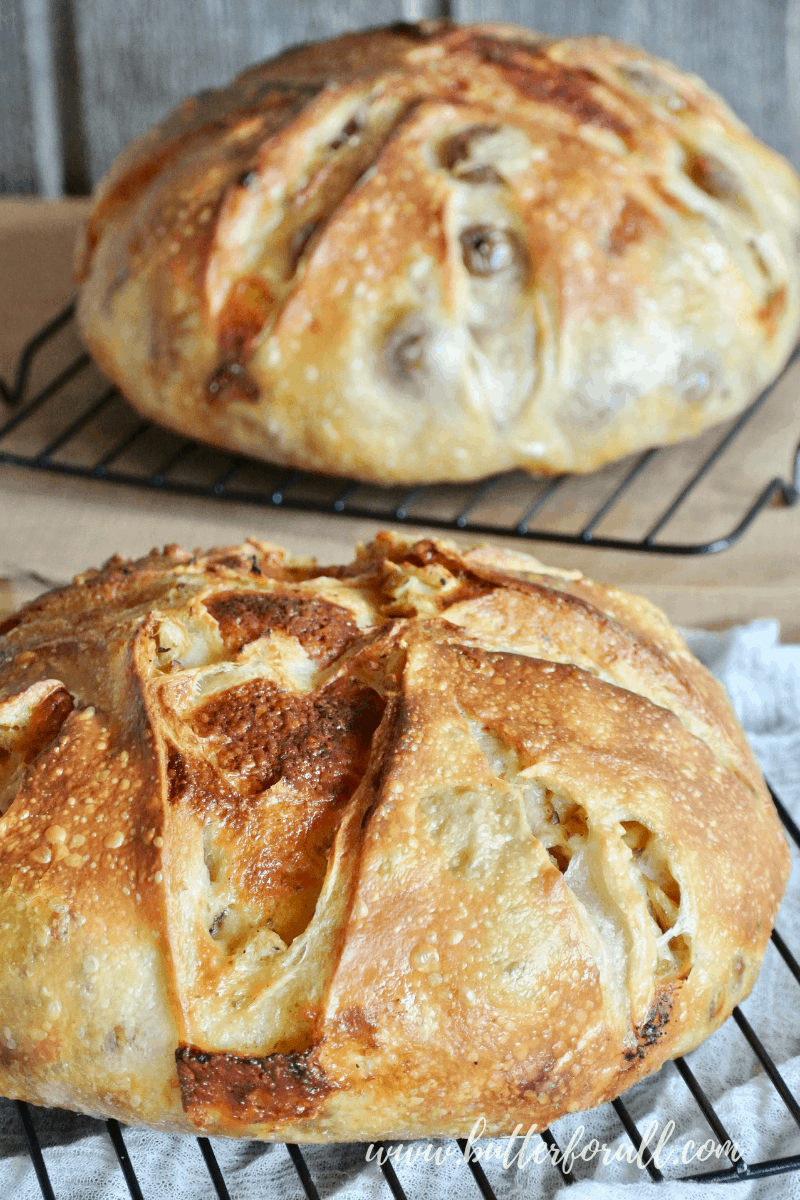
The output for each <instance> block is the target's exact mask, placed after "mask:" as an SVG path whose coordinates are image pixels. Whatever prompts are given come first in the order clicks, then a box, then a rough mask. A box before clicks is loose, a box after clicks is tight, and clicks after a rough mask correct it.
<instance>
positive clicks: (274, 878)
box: [0, 534, 788, 1141]
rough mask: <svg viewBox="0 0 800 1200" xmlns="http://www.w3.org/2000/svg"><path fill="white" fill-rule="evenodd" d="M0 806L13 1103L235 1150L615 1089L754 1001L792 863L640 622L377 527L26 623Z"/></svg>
mask: <svg viewBox="0 0 800 1200" xmlns="http://www.w3.org/2000/svg"><path fill="white" fill-rule="evenodd" d="M0 813H2V814H3V815H2V816H0V1009H2V1012H3V1014H4V1016H3V1025H2V1028H1V1029H0V1033H1V1034H2V1036H1V1037H0V1092H2V1094H5V1095H8V1096H20V1097H24V1098H26V1099H28V1100H31V1101H33V1102H36V1103H44V1104H54V1105H62V1106H65V1107H74V1108H77V1109H80V1110H85V1111H88V1112H95V1113H102V1114H106V1115H114V1116H119V1117H122V1118H123V1119H125V1120H126V1121H141V1122H147V1123H149V1124H152V1125H158V1126H161V1127H164V1128H169V1129H177V1130H181V1129H182V1130H191V1129H199V1130H205V1131H207V1132H212V1133H218V1134H226V1135H229V1136H248V1137H263V1138H283V1139H288V1140H297V1139H300V1140H307V1141H315V1140H316V1141H324V1140H359V1139H364V1140H372V1139H375V1138H381V1137H400V1138H405V1137H415V1136H423V1135H425V1136H444V1135H453V1134H457V1135H460V1134H464V1135H466V1134H467V1133H468V1132H469V1130H470V1129H471V1127H472V1125H473V1123H474V1121H475V1119H476V1118H477V1117H478V1116H482V1117H483V1118H484V1119H485V1121H486V1128H487V1132H489V1133H506V1132H509V1131H510V1130H511V1129H513V1128H514V1126H515V1125H516V1124H518V1123H522V1124H524V1125H525V1126H526V1127H528V1126H531V1125H535V1126H536V1127H539V1128H542V1127H544V1126H545V1125H547V1124H549V1123H550V1122H552V1121H553V1120H555V1119H556V1118H557V1117H558V1116H559V1115H561V1114H562V1113H564V1112H566V1111H574V1110H575V1109H578V1108H584V1107H589V1106H591V1105H593V1104H597V1103H600V1102H602V1101H604V1100H607V1099H610V1098H612V1097H614V1096H615V1095H617V1094H618V1093H619V1092H620V1091H622V1090H623V1089H624V1088H626V1087H628V1086H629V1085H630V1084H631V1083H633V1082H634V1081H635V1080H637V1079H639V1078H641V1077H642V1076H643V1075H644V1074H647V1073H648V1072H650V1071H652V1070H655V1069H657V1068H658V1067H659V1066H660V1065H661V1063H662V1062H663V1061H664V1060H665V1059H667V1058H669V1057H672V1056H674V1055H676V1054H680V1053H683V1052H685V1051H686V1050H688V1049H690V1048H691V1047H692V1046H694V1045H696V1044H697V1043H698V1042H699V1041H700V1040H701V1039H702V1038H704V1037H705V1036H707V1035H708V1034H709V1033H710V1032H712V1031H713V1030H714V1029H715V1028H717V1026H718V1025H719V1024H721V1022H722V1021H724V1020H725V1018H726V1017H727V1015H728V1014H729V1013H730V1011H731V1008H732V1007H733V1006H734V1004H736V1003H738V1002H739V1001H740V1000H741V999H743V998H744V996H746V995H747V993H748V992H749V990H750V988H751V987H752V984H753V982H754V980H755V977H756V974H757V971H758V967H759V965H760V962H761V958H762V956H763V953H764V949H765V946H766V942H767V939H768V937H769V933H770V930H771V928H772V924H773V922H774V918H775V914H776V911H777V906H778V903H779V900H780V896H781V893H782V890H783V887H784V884H785V880H786V875H787V870H788V852H787V848H786V844H785V840H784V838H783V835H782V833H781V830H780V826H779V822H778V820H777V817H776V814H775V812H774V809H773V807H772V805H771V802H770V799H769V796H768V793H767V791H766V789H765V787H764V783H763V780H762V778H761V775H760V772H759V770H758V767H757V765H756V763H755V762H754V760H753V757H752V755H751V753H750V751H749V749H748V747H747V744H746V742H745V740H744V737H743V735H742V733H741V730H740V729H739V727H738V725H737V724H736V721H735V718H734V717H733V714H732V711H731V708H730V705H729V703H728V701H727V698H726V697H725V695H724V693H723V691H722V689H721V688H720V687H719V686H718V685H717V684H716V683H715V682H714V681H713V680H712V679H711V678H710V676H709V675H708V674H707V673H706V672H705V670H704V669H703V668H702V667H701V666H700V664H699V663H697V662H696V661H695V660H694V659H693V658H692V656H691V655H690V654H689V652H688V650H687V649H686V647H685V645H684V643H683V642H682V640H681V639H680V638H679V636H678V635H677V634H676V633H675V631H674V630H673V629H672V628H671V627H670V626H669V624H668V622H667V621H666V619H665V618H664V617H663V615H662V614H660V613H659V612H658V610H656V609H654V608H653V607H652V606H650V605H648V604H647V603H646V602H645V601H642V600H640V599H638V598H636V597H631V596H627V595H626V594H625V593H623V592H620V591H618V590H616V589H613V588H608V587H604V586H602V585H599V584H594V583H592V582H591V581H589V580H586V579H584V578H583V577H582V576H580V574H579V573H578V572H565V571H555V570H550V569H548V568H547V567H544V566H542V565H541V564H540V563H537V562H536V560H534V559H531V558H529V557H527V556H525V555H516V554H510V553H508V552H504V551H497V550H491V549H488V548H484V549H479V550H474V551H470V552H462V551H459V550H458V549H457V548H456V547H455V546H452V545H449V544H448V543H443V542H435V541H430V540H427V541H420V542H417V543H415V544H412V543H408V542H405V541H403V540H402V539H400V538H397V537H396V536H394V535H391V534H381V535H380V536H379V537H378V538H377V539H376V540H375V542H373V543H372V544H371V545H370V546H367V547H364V548H362V549H361V550H360V551H359V553H358V555H357V557H356V559H355V561H354V562H353V563H352V564H350V565H349V566H346V567H340V566H337V567H324V566H316V565H314V564H312V563H308V562H303V561H300V560H293V559H291V558H289V557H288V556H286V555H284V554H283V552H282V551H280V550H278V549H277V548H276V547H274V546H271V545H268V544H264V543H255V542H249V543H246V544H245V545H243V546H241V547H236V548H223V549H220V550H215V551H211V552H209V553H208V554H201V553H199V552H198V553H195V554H190V553H187V552H186V551H181V550H179V549H177V548H175V547H170V548H168V549H167V550H166V551H165V552H164V553H162V554H158V553H155V552H154V553H153V554H151V555H149V556H148V557H146V558H144V559H141V560H139V561H138V562H125V561H123V560H122V559H113V560H111V561H110V562H109V563H107V564H106V566H105V567H104V568H103V569H102V570H100V571H93V572H88V573H87V574H86V575H85V576H83V577H81V578H80V579H78V580H77V581H76V582H75V584H73V585H72V586H70V587H68V588H63V589H61V590H60V591H58V592H53V593H50V594H49V595H47V596H44V597H42V598H41V599H39V600H37V601H35V602H34V603H33V604H31V605H29V606H28V607H27V608H25V609H23V610H21V611H20V613H19V614H17V616H16V618H15V619H14V620H13V621H11V622H9V623H8V624H7V627H6V632H5V633H4V634H3V635H2V636H1V637H0ZM123 981H124V986H122V982H123Z"/></svg>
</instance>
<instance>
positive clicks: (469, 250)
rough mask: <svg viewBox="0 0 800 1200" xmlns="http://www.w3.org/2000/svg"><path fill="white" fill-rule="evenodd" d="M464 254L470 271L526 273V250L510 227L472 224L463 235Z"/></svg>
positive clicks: (480, 272)
mask: <svg viewBox="0 0 800 1200" xmlns="http://www.w3.org/2000/svg"><path fill="white" fill-rule="evenodd" d="M459 240H460V242H461V257H462V259H463V262H464V266H465V267H466V268H467V270H468V271H469V273H470V274H471V275H478V276H482V275H500V274H509V273H511V272H514V273H515V274H524V273H525V267H526V264H527V257H528V256H527V253H526V252H525V249H524V247H523V246H522V243H521V242H520V240H519V238H518V237H517V235H516V234H515V233H514V232H513V231H512V230H510V229H498V228H496V227H495V226H492V225H471V226H470V227H469V229H465V230H463V232H462V233H461V235H460V239H459Z"/></svg>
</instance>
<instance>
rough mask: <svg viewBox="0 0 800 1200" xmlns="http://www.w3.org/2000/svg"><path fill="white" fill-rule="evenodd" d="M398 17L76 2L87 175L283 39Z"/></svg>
mask: <svg viewBox="0 0 800 1200" xmlns="http://www.w3.org/2000/svg"><path fill="white" fill-rule="evenodd" d="M0 2H2V3H5V0H0ZM404 16H405V11H404V3H403V0H335V2H331V3H326V4H320V3H318V0H292V2H291V3H288V2H287V0H127V3H125V4H108V3H107V0H76V3H75V5H74V21H75V44H76V50H77V57H78V64H79V72H80V112H81V120H82V123H83V128H84V130H85V134H86V147H87V159H88V175H89V179H90V181H91V182H95V181H96V180H97V179H98V178H99V177H100V175H102V173H103V172H104V171H105V170H106V168H107V167H108V166H109V164H110V162H111V161H112V159H113V158H114V156H115V155H116V154H117V153H118V152H119V151H120V150H121V149H122V148H123V146H125V145H126V143H127V142H128V141H129V140H130V139H131V138H133V137H135V136H136V135H137V134H139V133H141V132H143V130H145V129H147V128H148V127H149V126H150V125H152V124H153V123H154V122H155V121H157V120H159V119H160V118H161V117H163V116H164V114H165V113H167V112H168V111H169V110H170V109H171V108H173V107H174V106H175V105H176V104H177V103H178V102H179V101H180V100H182V99H183V98H184V97H185V96H187V95H189V94H190V93H192V92H196V91H198V90H200V89H202V88H208V87H218V86H219V85H220V84H223V83H226V82H227V81H228V80H229V79H230V78H232V76H233V75H235V74H236V73H237V72H238V71H240V70H242V69H243V68H244V67H246V66H248V65H250V64H251V63H254V62H258V61H260V60H262V59H265V58H269V57H270V56H271V55H273V54H277V53H278V51H280V50H282V49H283V48H284V47H286V46H289V45H294V44H296V43H298V42H306V41H313V40H315V39H319V38H325V37H332V36H334V35H335V34H337V33H341V32H344V31H345V30H347V29H353V28H360V27H366V26H369V25H380V24H384V23H387V22H390V21H396V20H399V19H403V18H404Z"/></svg>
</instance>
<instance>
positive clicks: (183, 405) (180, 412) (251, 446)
mask: <svg viewBox="0 0 800 1200" xmlns="http://www.w3.org/2000/svg"><path fill="white" fill-rule="evenodd" d="M799 233H800V184H799V183H798V179H797V176H796V175H795V173H794V172H793V170H792V169H791V167H790V166H789V164H788V163H787V162H786V161H785V160H784V159H782V158H781V157H780V156H779V155H777V154H775V153H774V152H773V151H771V150H769V149H768V148H767V147H765V146H764V145H762V144H761V143H759V142H758V141H756V140H755V139H754V138H753V137H752V136H751V135H750V133H749V132H748V131H747V129H745V128H744V126H743V125H742V124H741V123H740V122H739V121H738V120H737V119H736V118H735V117H734V115H733V114H732V113H731V112H730V110H729V109H728V108H727V107H726V105H725V104H724V103H723V102H722V101H721V100H720V99H719V98H718V97H716V96H715V95H714V94H713V93H711V92H710V91H709V90H708V89H707V88H706V87H705V86H704V85H703V83H702V82H701V81H700V80H698V79H697V78H695V77H693V76H689V75H686V74H684V73H682V72H680V71H678V70H677V69H676V68H675V67H673V66H671V65H670V64H669V63H666V62H663V61H661V60H658V59H655V58H653V57H652V56H650V55H648V54H646V53H645V52H644V51H642V50H639V49H636V48H635V47H631V46H626V45H623V44H622V43H619V42H614V41H611V40H609V39H607V38H589V37H586V38H577V39H561V40H545V39H541V38H538V37H537V36H536V35H534V34H532V33H530V32H529V31H527V30H523V29H518V28H514V27H513V26H492V25H481V26H464V27H458V26H455V25H452V24H449V23H446V22H433V23H430V22H429V23H426V24H425V23H424V24H422V25H420V26H405V27H400V28H397V29H385V30H373V31H370V32H366V33H361V34H349V35H346V36H344V37H341V38H337V39H336V40H335V41H331V42H326V43H322V44H320V45H315V46H307V47H301V48H299V49H297V50H294V51H291V52H287V53H286V54H284V55H282V56H281V57H279V58H278V59H275V60H272V61H271V62H268V63H265V64H263V65H262V66H258V67H254V68H251V69H250V70H249V71H247V72H245V73H244V74H243V75H241V76H239V78H238V79H236V80H235V81H234V82H233V83H232V84H231V85H230V87H228V88H226V89H222V90H221V91H217V92H212V93H207V94H204V95H203V96H202V97H199V98H196V99H192V100H188V101H186V103H185V104H184V105H182V106H181V107H180V108H179V109H177V110H176V111H175V112H174V113H173V114H172V115H171V116H170V117H168V118H167V120H166V121H164V122H163V123H162V124H161V125H159V126H157V127H156V128H155V129H153V130H152V131H150V132H149V133H147V134H145V135H144V136H143V137H142V138H140V139H139V140H138V141H137V142H134V143H133V144H132V145H131V146H130V147H129V148H128V149H127V150H126V151H125V153H124V154H123V155H122V156H121V157H120V158H119V159H118V160H117V162H116V163H115V164H114V166H113V167H112V168H111V171H110V172H109V174H108V175H107V177H106V178H105V179H104V180H103V182H102V183H101V184H100V186H99V188H98V191H97V193H96V197H95V203H94V207H93V210H92V213H91V215H90V217H89V221H88V225H87V229H86V233H85V237H84V240H83V244H82V246H81V249H80V252H79V268H80V274H81V277H82V279H83V281H84V283H83V290H82V294H81V299H80V305H79V317H80V322H81V326H82V329H83V332H84V336H85V338H86V340H87V342H88V344H89V347H90V349H91V350H92V352H93V353H94V355H95V357H96V358H97V360H98V362H99V363H100V365H101V367H102V368H103V369H104V370H105V371H106V372H107V373H108V374H109V375H110V376H111V377H112V378H113V379H114V380H115V381H116V382H117V383H118V384H119V385H120V387H121V388H122V390H123V391H124V393H125V395H126V396H127V397H128V398H129V399H130V400H131V401H132V402H133V403H134V404H135V405H136V406H137V407H138V408H140V409H141V410H142V411H143V412H145V413H146V414H147V415H149V416H151V417H153V418H154V419H156V420H159V421H162V422H163V423H164V424H167V425H170V426H172V427H174V428H175V429H179V430H182V431H184V432H188V433H191V434H192V435H193V436H196V435H197V434H198V432H199V433H200V434H201V436H202V437H203V438H204V439H206V440H208V441H210V442H213V443H215V444H218V445H220V446H226V447H230V448H235V449H238V450H241V451H244V452H246V453H249V454H254V455H258V456H261V457H263V458H266V459H268V460H271V461H274V462H281V463H286V464H291V465H293V466H300V467H305V468H310V469H312V470H319V471H327V472H331V473H338V474H344V475H352V476H353V477H356V478H359V479H368V480H375V481H377V482H379V483H388V482H401V481H411V482H433V481H436V480H456V479H473V478H477V477H479V476H481V475H486V474H489V473H491V472H494V471H499V470H505V469H509V468H513V467H524V468H526V469H528V470H531V471H537V472H544V473H553V472H560V471H588V470H592V469H594V468H595V467H598V466H600V465H602V464H603V463H605V462H607V461H609V460H613V459H615V458H618V457H621V456H623V455H625V454H628V453H630V452H633V451H635V450H637V449H640V448H642V447H643V446H649V445H654V444H663V443H670V442H674V441H677V440H679V439H681V438H684V437H687V436H691V435H694V434H697V433H699V432H700V431H701V430H702V429H704V428H706V427H707V426H708V425H711V424H714V423H715V422H718V421H721V420H723V419H724V418H725V417H727V416H730V415H731V414H733V413H735V412H737V411H739V410H740V409H741V408H743V407H744V405H745V404H746V403H747V402H748V401H749V400H750V399H751V398H752V397H753V396H754V395H755V394H756V393H757V392H758V391H759V389H761V388H762V387H763V386H764V385H765V384H766V383H767V382H768V381H769V380H771V379H772V378H774V376H775V375H776V374H777V372H778V371H779V369H780V368H781V366H782V365H783V363H784V362H785V360H786V358H787V357H788V354H789V352H790V351H791V349H792V347H793V345H794V343H795V340H796V338H797V333H798V326H800V271H799V268H798V234H799Z"/></svg>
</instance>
